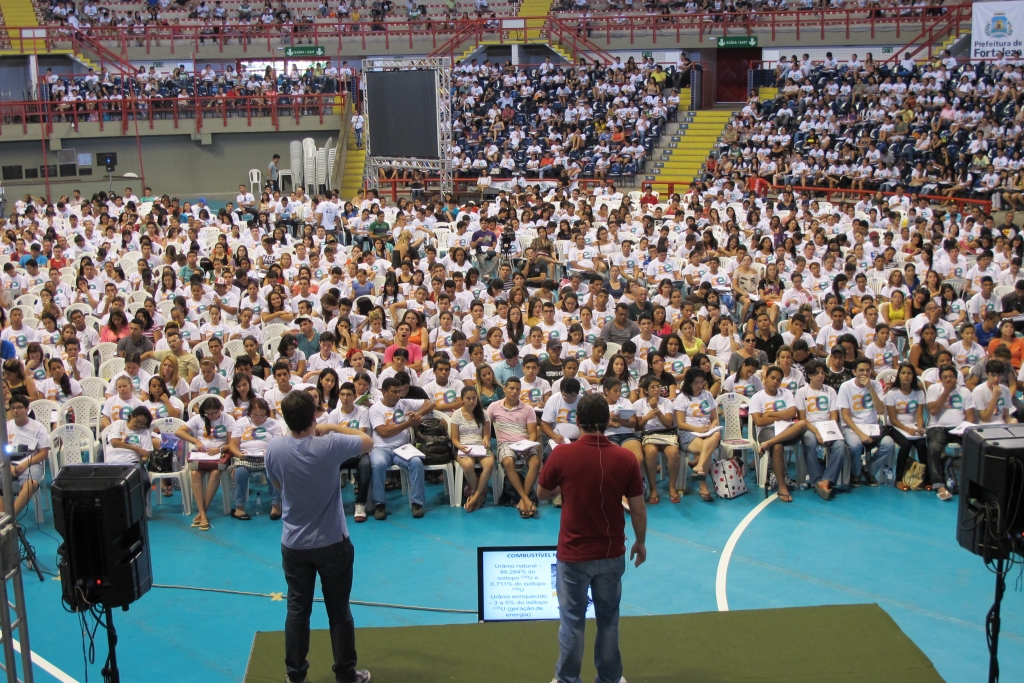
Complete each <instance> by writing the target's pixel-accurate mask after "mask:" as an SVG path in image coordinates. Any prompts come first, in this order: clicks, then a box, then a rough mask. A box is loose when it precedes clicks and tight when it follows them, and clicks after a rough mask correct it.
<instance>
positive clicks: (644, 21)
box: [8, 4, 971, 56]
mask: <svg viewBox="0 0 1024 683" xmlns="http://www.w3.org/2000/svg"><path fill="white" fill-rule="evenodd" d="M931 9H941V10H944V11H945V14H942V15H936V14H929V10H931ZM913 11H916V12H917V13H916V14H913V13H912V12H913ZM905 12H906V14H905ZM880 13H881V16H879V14H880ZM970 17H971V6H970V5H969V4H964V5H947V6H943V7H941V8H921V11H918V10H917V9H916V8H915V9H914V10H909V9H907V8H894V9H892V10H886V9H885V8H882V9H881V10H879V9H874V8H872V9H815V10H787V11H771V12H735V13H728V12H722V13H703V14H673V15H669V16H662V15H648V14H639V13H638V14H631V15H625V16H616V15H612V14H601V13H598V14H596V15H593V16H589V17H588V18H587V19H586V20H585V21H584V20H581V19H580V18H579V17H578V16H573V15H558V14H556V15H548V16H543V17H514V18H513V17H507V16H506V17H497V18H496V19H493V20H489V19H468V20H461V19H460V20H455V21H447V20H445V19H443V18H434V17H431V18H429V19H421V20H419V21H415V22H410V21H403V20H386V21H376V22H375V21H370V20H368V19H367V20H364V21H360V22H351V21H341V22H336V23H333V22H332V23H326V22H325V23H313V24H297V25H295V26H287V27H279V26H263V25H241V24H235V25H231V24H227V25H225V26H213V25H211V24H202V25H193V26H144V27H123V28H117V27H115V28H110V27H97V28H90V29H88V33H89V35H90V36H91V37H92V38H94V39H95V40H98V41H101V42H103V43H110V42H114V43H116V45H117V50H116V51H117V52H119V53H120V54H121V55H122V56H125V55H127V54H128V50H129V49H134V48H145V49H146V52H147V53H148V52H149V51H150V50H151V49H152V48H153V47H161V48H162V47H165V46H166V47H169V48H170V52H171V54H177V52H179V51H185V52H186V53H193V52H194V53H198V52H200V51H204V52H207V53H208V50H209V48H210V47H217V49H218V51H220V52H223V51H224V47H225V45H226V44H235V45H238V44H240V45H241V47H242V51H243V52H248V51H249V48H250V46H254V45H255V46H259V48H260V49H261V52H272V53H276V52H277V49H276V48H277V47H279V46H280V45H281V44H282V42H281V41H284V42H285V44H288V45H290V44H292V43H293V42H297V41H298V40H302V41H304V42H310V43H312V44H313V45H324V46H325V49H326V48H327V46H328V45H329V46H330V48H331V49H330V50H329V52H330V53H334V55H332V56H340V55H341V54H342V52H343V51H344V50H346V49H348V50H361V49H365V48H366V46H367V39H368V38H373V39H375V40H379V39H383V40H384V47H385V49H390V48H392V47H398V46H403V47H404V46H406V45H407V46H408V47H409V48H410V49H413V48H414V47H415V41H416V40H429V41H430V44H431V50H438V49H439V48H441V46H442V45H444V44H446V43H447V42H449V41H450V40H451V39H452V38H453V37H455V36H456V35H457V34H458V33H461V32H465V33H466V35H467V37H468V36H474V37H476V38H477V40H478V41H479V40H483V39H486V40H495V41H498V42H499V43H501V42H522V37H521V34H522V32H523V31H524V30H527V29H524V28H522V26H523V24H522V22H523V21H524V20H525V21H527V22H531V21H532V22H536V26H534V27H532V28H531V29H529V30H533V31H537V30H539V31H541V32H542V34H541V35H542V36H543V37H548V34H547V32H548V30H549V28H552V26H551V24H552V23H553V22H554V23H556V24H557V26H555V27H554V29H555V32H556V33H558V34H559V35H561V36H563V37H565V38H566V39H568V34H569V33H571V32H575V33H576V34H577V36H578V40H579V41H580V42H579V43H578V44H579V45H580V46H581V48H582V49H583V50H585V51H596V50H597V49H600V48H598V47H597V46H598V45H600V44H601V43H604V45H605V46H606V47H607V46H611V45H612V39H613V38H615V39H616V40H618V39H620V38H624V37H627V36H628V38H629V42H630V44H634V43H635V42H636V41H637V39H641V40H642V41H643V45H644V46H645V47H646V46H647V45H649V44H650V45H657V43H658V40H659V38H661V39H662V40H664V39H665V38H668V39H669V40H670V42H675V43H678V42H679V41H680V39H681V37H682V36H683V35H684V34H686V35H697V36H699V37H700V40H701V41H703V40H706V39H708V38H710V37H717V36H718V35H722V36H738V35H752V34H755V33H757V34H766V33H767V34H770V36H771V39H772V40H773V41H774V40H776V38H777V36H778V34H779V33H785V34H790V33H792V34H794V35H793V37H794V38H795V39H796V40H798V41H799V40H800V39H801V38H802V37H804V36H806V35H807V34H808V32H814V33H817V35H818V36H819V37H820V39H822V40H824V39H825V38H826V35H827V34H828V33H835V32H839V31H841V32H843V33H844V35H845V38H846V39H849V38H850V37H851V35H852V34H851V29H852V28H853V27H859V28H865V27H867V28H869V29H870V38H871V39H875V33H876V30H878V29H885V30H892V31H894V33H895V37H896V38H897V39H900V38H902V37H903V34H904V33H906V32H907V31H916V32H917V34H918V35H920V34H922V33H925V32H927V31H928V30H929V28H930V27H932V26H938V25H940V23H942V22H946V23H949V22H951V21H955V22H958V23H962V22H966V21H968V20H969V19H970ZM488 22H492V23H496V24H497V27H496V28H491V29H488V28H486V26H487V24H488ZM481 25H482V26H483V28H480V26H481ZM225 28H226V32H224V33H220V31H221V30H222V29H225ZM15 31H17V32H18V33H19V34H21V33H23V32H24V31H28V32H29V36H32V35H39V36H40V39H41V40H44V41H45V44H46V47H45V48H43V49H41V50H40V49H38V46H37V45H36V43H35V39H34V38H32V37H24V36H22V35H19V36H18V37H12V38H10V41H11V43H12V47H13V49H14V50H17V51H19V52H23V53H33V52H46V51H48V50H49V49H54V48H66V47H68V45H69V43H72V42H74V38H73V36H71V30H70V29H69V28H67V27H64V26H56V25H53V26H43V27H29V28H26V29H19V28H17V27H10V28H9V29H8V33H9V34H10V33H13V32H15ZM213 31H218V32H217V33H214V32H213ZM482 36H484V37H482ZM673 38H674V41H673ZM548 39H550V38H548ZM582 41H587V42H586V43H583V42H582ZM374 46H375V47H378V46H379V42H375V43H374ZM419 47H422V45H420V46H419ZM446 52H447V53H451V52H452V49H449V50H446Z"/></svg>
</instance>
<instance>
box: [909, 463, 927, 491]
mask: <svg viewBox="0 0 1024 683" xmlns="http://www.w3.org/2000/svg"><path fill="white" fill-rule="evenodd" d="M927 471H928V468H927V467H925V466H924V465H922V464H921V463H919V462H917V461H913V462H911V463H910V464H909V465H907V469H906V470H905V471H904V472H903V484H904V485H905V486H906V487H907V488H909V489H910V490H911V491H920V490H921V489H923V488H924V474H925V472H927Z"/></svg>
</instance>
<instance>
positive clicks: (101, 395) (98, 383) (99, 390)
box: [78, 377, 107, 404]
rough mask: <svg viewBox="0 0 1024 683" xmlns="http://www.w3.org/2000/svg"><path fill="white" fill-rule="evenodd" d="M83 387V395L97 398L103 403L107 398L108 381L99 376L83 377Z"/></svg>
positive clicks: (81, 383) (81, 381)
mask: <svg viewBox="0 0 1024 683" xmlns="http://www.w3.org/2000/svg"><path fill="white" fill-rule="evenodd" d="M78 384H79V385H81V387H82V395H83V396H88V397H89V398H91V399H95V400H96V402H97V403H100V404H102V403H103V402H104V401H105V400H106V399H107V397H106V391H107V382H106V381H105V380H103V379H100V378H99V377H83V378H82V379H81V380H80V381H79V382H78Z"/></svg>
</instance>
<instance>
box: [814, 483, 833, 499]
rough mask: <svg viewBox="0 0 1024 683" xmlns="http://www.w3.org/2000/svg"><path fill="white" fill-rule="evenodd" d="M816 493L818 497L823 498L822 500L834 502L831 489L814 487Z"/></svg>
mask: <svg viewBox="0 0 1024 683" xmlns="http://www.w3.org/2000/svg"><path fill="white" fill-rule="evenodd" d="M814 492H815V493H817V494H818V497H819V498H821V499H822V500H832V490H831V489H825V488H822V487H821V486H815V487H814Z"/></svg>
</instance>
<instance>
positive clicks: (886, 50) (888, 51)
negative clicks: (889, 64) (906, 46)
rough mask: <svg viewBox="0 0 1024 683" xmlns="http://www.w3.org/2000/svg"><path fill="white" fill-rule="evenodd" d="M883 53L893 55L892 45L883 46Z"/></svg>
mask: <svg viewBox="0 0 1024 683" xmlns="http://www.w3.org/2000/svg"><path fill="white" fill-rule="evenodd" d="M882 54H883V55H891V54H892V46H891V45H890V46H889V47H883V48H882Z"/></svg>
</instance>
